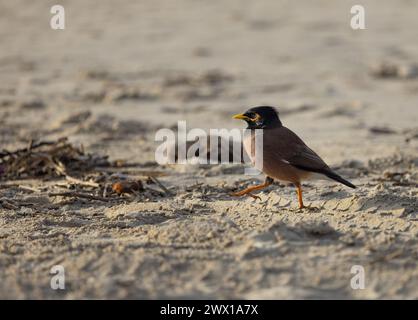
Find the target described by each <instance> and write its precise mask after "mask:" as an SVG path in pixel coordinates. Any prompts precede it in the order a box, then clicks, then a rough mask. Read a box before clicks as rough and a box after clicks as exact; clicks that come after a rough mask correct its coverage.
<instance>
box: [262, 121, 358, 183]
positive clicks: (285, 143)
mask: <svg viewBox="0 0 418 320" xmlns="http://www.w3.org/2000/svg"><path fill="white" fill-rule="evenodd" d="M263 148H267V150H269V153H271V154H272V155H273V157H274V160H276V161H282V162H286V163H288V164H290V165H292V166H294V167H296V168H298V169H300V170H305V171H309V172H315V173H320V174H323V175H325V176H327V177H328V178H331V179H333V180H336V181H338V182H341V183H343V184H345V185H346V186H348V187H350V188H355V186H354V185H353V184H351V183H350V182H348V181H347V180H345V179H343V178H342V177H340V176H339V175H338V174H336V173H335V172H333V171H332V170H331V168H330V167H329V166H328V165H327V164H326V163H325V162H324V160H322V159H321V157H320V156H318V155H317V154H316V153H315V151H313V150H312V149H311V148H309V147H308V146H307V145H306V144H305V143H304V142H303V141H302V139H300V138H299V137H298V136H297V135H296V134H295V133H294V132H293V131H291V130H289V129H287V128H286V127H280V128H276V129H272V130H270V131H267V132H265V133H264V146H263Z"/></svg>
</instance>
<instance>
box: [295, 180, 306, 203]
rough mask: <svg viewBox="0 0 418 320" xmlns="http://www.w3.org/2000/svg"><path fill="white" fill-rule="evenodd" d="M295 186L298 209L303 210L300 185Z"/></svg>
mask: <svg viewBox="0 0 418 320" xmlns="http://www.w3.org/2000/svg"><path fill="white" fill-rule="evenodd" d="M295 186H296V192H297V194H298V201H299V209H303V208H305V206H304V204H303V199H302V187H301V185H300V183H296V184H295Z"/></svg>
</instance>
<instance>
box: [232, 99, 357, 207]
mask: <svg viewBox="0 0 418 320" xmlns="http://www.w3.org/2000/svg"><path fill="white" fill-rule="evenodd" d="M233 118H234V119H241V120H244V121H246V122H247V124H248V127H247V129H263V136H262V141H263V149H262V150H263V152H262V169H261V170H262V171H263V172H264V173H265V174H266V180H265V182H264V183H263V184H260V185H257V186H253V187H249V188H247V189H245V190H242V191H240V192H237V193H234V194H233V195H235V196H243V195H249V196H251V197H253V198H258V197H257V196H254V195H253V194H252V193H251V192H253V191H256V190H261V189H263V188H266V187H268V186H269V185H271V184H272V183H273V181H274V180H280V181H284V182H291V183H293V184H294V185H295V187H296V191H297V195H298V200H299V208H300V209H302V208H304V207H305V206H304V205H303V200H302V187H301V183H302V182H303V181H304V180H308V179H312V178H330V179H332V180H335V181H338V182H340V183H342V184H344V185H346V186H348V187H350V188H355V186H354V185H353V184H352V183H350V182H349V181H347V180H345V179H343V178H342V177H340V176H339V175H338V174H336V173H335V172H334V171H332V170H331V168H330V167H329V166H328V165H327V164H326V163H325V162H324V160H322V159H321V157H320V156H318V155H317V154H316V153H315V152H314V151H313V150H312V149H311V148H309V147H308V146H307V145H306V144H305V143H304V142H303V141H302V139H300V138H299V137H298V136H297V135H296V134H295V133H294V132H293V131H291V130H290V129H288V128H286V127H284V126H283V125H282V122H281V121H280V119H279V114H278V112H277V110H276V109H275V108H273V107H269V106H261V107H255V108H251V109H249V110H248V111H246V112H245V113H243V114H237V115H235V116H233ZM248 132H249V134H247V135H246V136H245V137H244V139H243V145H244V149H245V151H246V152H247V154H248V155H249V157H250V159H251V161H252V162H253V164H254V163H255V147H254V146H255V140H256V139H255V130H249V131H248ZM256 167H257V166H256Z"/></svg>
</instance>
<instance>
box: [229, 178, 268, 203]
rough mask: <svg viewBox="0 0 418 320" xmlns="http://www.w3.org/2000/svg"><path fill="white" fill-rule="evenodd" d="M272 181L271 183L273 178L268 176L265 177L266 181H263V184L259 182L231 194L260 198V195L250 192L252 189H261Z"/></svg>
mask: <svg viewBox="0 0 418 320" xmlns="http://www.w3.org/2000/svg"><path fill="white" fill-rule="evenodd" d="M272 183H273V179H272V178H270V177H267V178H266V181H264V183H263V184H259V185H257V186H252V187H249V188H247V189H244V190H242V191H239V192H236V193H233V194H232V195H233V196H236V197H241V196H244V195H247V196H250V197H253V198H254V199H260V197H258V196H255V195H253V194H252V193H251V192H252V191H257V190H261V189H264V188H267V187H268V186H269V185H271V184H272Z"/></svg>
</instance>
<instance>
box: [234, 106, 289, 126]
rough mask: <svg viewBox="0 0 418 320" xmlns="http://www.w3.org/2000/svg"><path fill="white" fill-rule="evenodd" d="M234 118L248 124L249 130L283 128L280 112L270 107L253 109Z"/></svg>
mask: <svg viewBox="0 0 418 320" xmlns="http://www.w3.org/2000/svg"><path fill="white" fill-rule="evenodd" d="M233 118H234V119H241V120H244V121H245V122H247V124H248V127H247V129H271V128H277V127H281V126H282V123H281V121H280V119H279V113H278V111H277V110H276V109H275V108H273V107H268V106H262V107H255V108H251V109H249V110H247V111H246V112H245V113H242V114H237V115H235V116H233Z"/></svg>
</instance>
